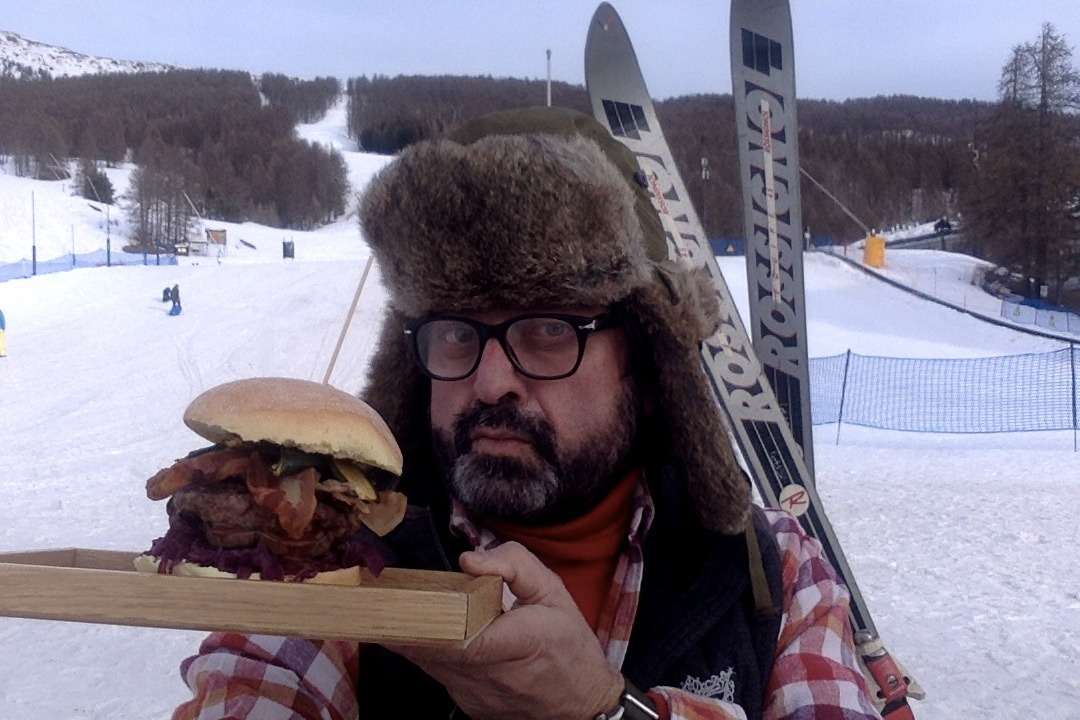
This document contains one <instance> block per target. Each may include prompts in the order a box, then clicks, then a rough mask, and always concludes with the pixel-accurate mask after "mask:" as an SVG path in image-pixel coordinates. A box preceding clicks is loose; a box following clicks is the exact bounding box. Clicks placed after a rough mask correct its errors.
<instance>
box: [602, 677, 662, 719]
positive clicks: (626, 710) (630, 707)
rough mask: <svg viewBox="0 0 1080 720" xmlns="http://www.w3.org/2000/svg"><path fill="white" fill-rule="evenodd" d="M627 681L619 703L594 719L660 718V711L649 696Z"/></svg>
mask: <svg viewBox="0 0 1080 720" xmlns="http://www.w3.org/2000/svg"><path fill="white" fill-rule="evenodd" d="M624 680H625V679H624ZM625 683H626V687H624V688H623V692H622V695H620V696H619V704H618V705H616V706H615V707H614V708H613V709H611V710H608V711H607V712H602V713H600V714H599V715H597V716H596V718H595V719H594V720H660V713H658V712H657V711H656V705H655V704H654V703H653V701H652V700H650V699H649V696H648V695H646V694H645V693H643V692H641V691H640V690H638V689H637V688H636V687H634V686H633V685H632V684H630V681H629V680H625Z"/></svg>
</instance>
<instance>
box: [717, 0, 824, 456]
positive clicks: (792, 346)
mask: <svg viewBox="0 0 1080 720" xmlns="http://www.w3.org/2000/svg"><path fill="white" fill-rule="evenodd" d="M731 78H732V87H733V92H732V95H733V97H734V98H735V124H736V128H737V135H738V143H739V176H740V179H741V181H742V189H743V192H742V195H743V228H744V237H745V238H746V242H747V245H746V273H747V286H748V287H749V288H750V330H751V335H752V337H753V339H754V350H755V351H757V355H758V357H759V358H760V359H761V362H762V364H763V365H764V366H765V376H766V377H767V378H768V379H769V384H770V385H771V386H772V389H773V392H774V393H775V394H776V399H777V401H778V402H779V403H780V409H781V410H782V411H783V413H784V415H785V416H786V417H787V419H788V424H789V425H790V426H791V432H792V435H794V437H795V442H797V443H798V444H799V447H801V448H802V451H803V458H804V459H805V461H806V467H807V468H808V469H809V470H810V472H811V473H813V471H814V430H813V424H812V420H811V417H810V377H809V367H810V366H809V359H808V358H807V351H806V300H805V298H806V295H805V291H804V285H803V234H802V202H801V199H800V194H799V132H798V125H797V113H796V107H795V56H794V52H793V51H792V35H791V10H790V7H789V6H788V0H732V2H731Z"/></svg>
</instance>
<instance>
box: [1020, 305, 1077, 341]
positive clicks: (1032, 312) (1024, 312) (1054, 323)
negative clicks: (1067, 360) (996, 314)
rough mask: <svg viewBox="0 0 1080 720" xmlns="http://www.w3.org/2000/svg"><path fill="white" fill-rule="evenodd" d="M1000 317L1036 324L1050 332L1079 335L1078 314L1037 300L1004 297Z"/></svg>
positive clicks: (1026, 323)
mask: <svg viewBox="0 0 1080 720" xmlns="http://www.w3.org/2000/svg"><path fill="white" fill-rule="evenodd" d="M1001 317H1003V318H1005V319H1006V320H1009V321H1011V322H1014V323H1022V324H1024V325H1038V326H1039V327H1041V328H1045V329H1046V330H1050V331H1051V332H1067V333H1071V334H1073V335H1080V315H1077V314H1076V313H1074V312H1071V311H1070V310H1068V309H1066V308H1063V307H1058V306H1057V305H1051V304H1049V303H1045V302H1042V301H1039V300H1026V299H1023V298H1020V297H1010V298H1005V299H1004V300H1002V301H1001Z"/></svg>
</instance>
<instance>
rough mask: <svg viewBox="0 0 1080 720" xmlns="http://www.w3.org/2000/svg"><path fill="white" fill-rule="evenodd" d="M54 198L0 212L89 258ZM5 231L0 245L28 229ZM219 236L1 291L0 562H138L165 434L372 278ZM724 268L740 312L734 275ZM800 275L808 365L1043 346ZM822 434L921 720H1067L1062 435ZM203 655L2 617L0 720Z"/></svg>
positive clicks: (348, 237) (307, 241) (295, 368)
mask: <svg viewBox="0 0 1080 720" xmlns="http://www.w3.org/2000/svg"><path fill="white" fill-rule="evenodd" d="M300 134H301V136H303V137H308V138H311V139H317V140H320V141H323V142H330V143H337V144H338V146H339V147H341V148H342V149H343V151H345V157H346V160H347V162H348V165H349V170H350V180H351V182H352V183H353V190H354V191H359V190H361V189H362V187H363V185H364V184H365V183H366V182H367V180H368V179H369V178H370V176H371V174H372V173H374V172H375V171H377V169H378V168H379V167H381V166H382V165H383V164H384V163H385V162H386V161H387V158H382V157H377V156H371V155H363V154H360V153H355V152H351V150H350V147H349V141H348V139H347V137H345V135H344V130H343V109H342V108H341V107H340V106H338V108H337V109H335V110H334V111H332V112H331V114H330V115H329V116H328V117H327V118H326V119H325V120H324V121H322V122H321V123H315V124H313V125H311V126H304V127H302V128H301V129H300ZM121 179H122V178H121V177H120V176H119V175H118V176H117V177H116V178H114V183H119V182H120V180H121ZM26 183H32V185H29V184H26ZM56 185H58V184H57V183H44V182H41V181H29V180H25V181H18V182H17V183H16V182H14V179H13V178H10V177H4V176H0V213H4V212H5V209H6V208H9V207H10V208H21V207H22V204H23V202H24V200H18V201H16V200H13V199H11V198H10V197H8V196H9V195H10V194H25V193H26V192H28V191H29V190H30V189H33V190H34V192H35V197H36V198H37V197H38V193H40V198H46V199H45V200H41V201H42V202H46V203H47V205H46V206H44V207H46V208H47V210H42V207H43V206H41V205H39V206H38V220H39V222H42V223H45V222H48V223H52V224H55V226H56V227H57V228H59V230H57V231H56V232H58V233H60V234H61V235H62V237H61V238H60V239H59V240H56V241H55V242H56V243H57V245H56V247H57V248H58V250H59V253H63V252H67V251H68V250H67V247H65V246H64V245H63V241H64V239H65V238H66V239H67V242H69V243H70V226H71V225H75V226H76V235H77V238H80V237H85V239H86V243H87V246H88V247H89V246H90V245H92V244H93V242H95V240H94V238H97V241H98V242H99V243H100V244H99V245H98V247H103V246H104V231H103V228H102V227H100V226H98V225H95V218H96V216H97V213H94V212H93V211H92V210H89V209H86V210H85V213H84V210H83V208H85V207H86V203H85V201H83V200H81V199H78V198H68V200H70V202H68V200H64V197H65V196H64V195H63V193H62V192H60V191H58V190H57V191H55V192H53V191H54V190H55V187H54V186H56ZM46 188H49V189H48V190H46ZM117 189H118V190H121V188H119V187H118V188H117ZM40 198H39V199H40ZM350 207H351V208H353V207H354V204H353V205H352V206H350ZM11 212H13V213H17V214H15V215H13V216H11V217H13V220H12V222H9V223H5V224H4V225H0V231H5V230H6V228H7V226H8V225H11V224H13V223H16V222H22V221H23V220H24V218H23V217H22V215H21V214H18V213H21V212H22V211H21V210H12V211H11ZM43 212H45V213H46V215H47V217H43V215H42V213H43ZM5 217H7V216H6V215H5ZM210 225H211V226H214V227H217V226H223V224H215V223H211V224H210ZM227 227H228V229H229V236H230V238H233V237H235V238H236V240H237V241H238V240H239V239H240V238H243V239H244V240H246V241H248V242H250V243H251V244H253V245H255V246H256V248H255V249H252V248H250V247H247V246H246V245H243V244H241V243H239V242H235V244H230V246H229V249H228V254H227V255H226V256H224V257H222V258H220V262H218V259H217V258H212V259H209V260H207V259H202V260H199V261H198V262H197V264H196V263H194V262H189V263H185V264H183V265H180V266H172V267H164V266H163V267H154V266H150V267H141V266H139V267H128V268H118V267H114V268H93V269H82V270H75V271H71V272H64V273H56V274H53V275H49V276H43V277H37V278H32V279H25V280H13V281H10V282H5V283H0V309H2V310H3V311H4V313H5V315H6V318H7V327H8V350H9V356H8V357H6V358H0V438H2V441H0V552H4V551H14V550H23V549H30V548H60V547H67V546H79V547H91V548H105V549H118V550H140V549H145V548H147V547H148V546H149V544H150V542H151V541H152V540H153V539H154V538H155V537H157V536H159V535H160V534H161V533H163V532H164V529H165V527H166V524H167V523H166V514H165V507H164V503H160V502H151V501H150V500H147V499H146V496H145V491H144V484H145V480H146V478H148V477H149V476H150V475H152V474H153V473H154V472H156V471H157V470H158V469H159V468H161V467H163V466H165V465H167V464H169V463H170V462H171V461H172V460H173V459H174V458H176V457H179V456H182V455H184V454H185V453H187V452H188V451H189V450H191V449H193V448H195V447H199V446H201V445H202V444H203V441H202V440H201V439H200V438H198V437H197V436H196V435H194V434H193V433H192V432H190V431H189V430H188V429H187V428H186V427H185V426H184V425H183V423H182V421H181V415H182V413H183V410H184V408H185V406H186V405H187V403H188V402H189V401H190V400H191V399H192V397H194V395H196V394H197V393H199V392H201V391H202V390H205V389H207V388H209V387H212V386H213V385H216V384H218V383H222V382H225V381H228V380H233V379H237V378H242V377H249V376H264V375H281V376H289V377H299V378H308V379H321V377H322V374H323V372H324V371H325V369H326V366H327V363H328V361H329V358H330V355H331V353H332V351H333V346H334V342H335V341H336V338H337V333H338V331H339V329H340V325H341V322H342V320H343V318H344V316H345V313H346V311H347V309H348V306H349V303H350V301H351V299H352V294H353V291H354V289H355V286H356V282H357V281H358V279H359V277H360V274H361V271H362V269H363V263H364V261H365V260H366V258H367V252H368V251H367V249H366V247H365V245H364V243H363V241H362V239H361V238H360V235H359V231H358V229H357V226H356V219H355V216H354V215H352V214H350V216H348V217H343V218H342V219H341V220H340V221H339V222H338V223H336V224H334V225H331V226H328V227H326V228H322V229H320V230H317V231H313V232H310V233H294V232H291V231H282V230H275V229H272V228H265V227H261V226H256V225H253V224H244V225H236V226H233V225H229V226H227ZM65 228H67V230H66V234H64V233H65V230H64V229H65ZM41 232H42V230H41V227H40V226H39V243H40V242H44V241H43V240H42V239H41V234H40V233H41ZM115 237H116V235H115V229H114V240H115ZM290 238H291V239H294V240H295V242H296V254H297V258H296V260H295V261H283V260H282V259H281V247H280V242H281V240H282V239H290ZM23 242H24V235H21V234H4V235H0V258H5V257H7V258H10V257H19V256H21V254H22V251H21V250H18V249H16V248H14V247H12V244H15V245H18V246H20V247H22V246H23ZM50 242H52V241H50ZM80 242H81V240H80ZM59 253H58V254H59ZM721 267H722V269H723V271H724V273H725V275H726V277H727V278H728V281H729V282H730V284H731V286H732V291H733V293H734V294H735V295H736V297H738V298H739V299H740V300H741V301H742V304H743V307H742V310H743V312H744V314H745V310H746V308H745V297H746V284H745V265H744V261H743V259H742V258H725V259H722V261H721ZM806 268H807V272H806V275H807V291H808V298H807V307H808V312H809V342H810V350H811V354H812V355H815V356H818V355H827V354H832V353H836V352H841V351H843V350H845V349H848V348H851V349H853V350H856V351H858V352H861V353H867V354H881V355H898V356H922V357H975V356H985V355H996V354H1004V353H1021V352H1036V351H1043V350H1049V349H1056V348H1057V347H1058V346H1059V345H1058V344H1056V343H1053V342H1051V341H1047V340H1041V339H1038V338H1033V337H1031V336H1028V335H1024V334H1021V333H1017V332H1013V331H1011V330H1008V329H1006V328H998V327H990V326H987V325H986V324H984V323H981V322H979V321H977V320H975V319H973V318H970V317H968V316H964V315H961V314H959V313H956V312H954V311H951V310H947V309H945V308H942V307H940V306H937V305H933V304H931V303H927V302H924V301H920V300H918V299H916V298H913V297H911V296H908V295H906V294H904V293H902V292H900V291H897V290H895V289H892V288H889V287H886V286H884V285H883V284H882V283H880V282H879V281H876V280H873V279H872V278H869V277H867V276H866V275H864V274H863V273H860V272H858V271H857V270H854V269H852V268H850V267H848V266H846V265H844V264H843V263H842V262H841V261H839V260H837V259H836V258H831V257H828V256H826V255H823V254H817V253H815V254H810V255H808V256H807V258H806ZM174 283H179V285H180V286H181V288H182V292H183V298H184V312H183V314H182V315H180V316H178V317H169V316H167V315H166V309H167V306H166V305H163V304H162V303H161V302H160V298H161V289H162V288H163V287H165V286H171V285H172V284H174ZM384 304H385V291H384V290H383V288H382V285H381V283H380V280H379V278H378V275H377V273H375V274H373V277H372V278H369V281H368V285H367V286H366V288H365V290H364V293H363V296H362V297H361V300H360V306H359V310H358V313H357V316H356V317H355V318H354V319H353V322H352V325H351V326H350V331H349V336H348V338H347V340H346V342H345V345H344V347H343V348H342V351H341V355H340V358H339V360H338V364H337V367H336V369H335V372H334V375H333V378H332V382H333V384H335V385H336V386H338V387H340V388H342V389H344V390H346V391H349V392H354V391H357V390H358V389H359V388H360V387H361V386H362V381H363V373H364V370H365V367H366V364H367V362H368V358H369V357H370V355H371V353H372V350H373V343H374V333H375V331H376V327H377V323H378V321H379V319H380V317H381V315H382V310H383V307H384ZM835 434H836V428H835V426H823V427H819V428H817V430H816V436H815V441H816V445H815V454H816V461H817V465H818V486H819V492H820V494H821V495H822V499H823V502H824V503H825V504H826V507H827V509H828V511H829V513H830V516H831V518H832V522H833V524H834V526H835V528H836V530H837V533H838V535H839V536H840V539H841V541H842V542H843V545H844V548H845V551H846V553H847V556H848V559H849V562H850V563H851V565H852V568H853V570H854V571H855V574H856V575H857V577H858V578H859V582H860V584H861V586H862V591H863V594H864V595H865V596H866V598H867V600H868V602H869V603H870V605H871V609H872V610H873V612H874V614H875V619H876V621H877V624H878V627H879V630H880V631H881V633H882V635H883V637H884V638H885V639H886V641H887V642H888V644H889V646H890V647H891V649H892V650H893V652H894V654H895V655H896V656H897V657H898V658H899V659H900V660H902V661H903V662H904V663H905V664H906V665H907V666H908V667H909V669H910V670H911V671H912V672H914V673H915V674H916V675H917V677H918V678H919V679H920V681H921V682H922V684H923V685H924V686H925V687H926V689H927V691H928V692H929V693H930V698H929V700H928V701H927V702H926V703H923V704H921V705H919V706H917V708H916V709H917V711H918V717H919V718H920V720H948V719H952V718H960V717H973V716H974V717H987V718H1032V717H1034V718H1055V719H1056V718H1080V680H1078V679H1077V675H1076V672H1075V670H1076V667H1077V666H1078V665H1080V582H1077V574H1076V571H1075V569H1074V566H1075V561H1074V558H1073V555H1074V550H1073V548H1075V547H1076V545H1077V544H1078V543H1080V531H1078V530H1077V524H1076V522H1075V520H1074V519H1073V518H1072V515H1071V513H1070V512H1068V508H1071V507H1073V506H1075V505H1077V504H1080V472H1078V471H1077V470H1076V468H1077V466H1078V458H1080V455H1076V454H1074V453H1073V452H1072V437H1071V435H1070V434H1067V433H1047V434H1040V435H986V436H942V435H928V434H906V433H890V432H880V431H870V430H866V429H860V428H853V427H847V426H845V427H844V428H843V429H842V438H841V442H840V444H839V445H834V439H835ZM201 637H202V633H199V632H186V631H171V630H155V629H142V628H124V627H115V626H104V625H102V626H98V625H82V624H70V623H57V622H46V621H33V620H18V619H10V618H0V648H3V650H4V651H3V652H0V718H3V719H4V720H8V719H10V720H54V719H57V718H59V719H62V720H65V719H75V718H95V719H98V718H100V719H102V720H104V719H105V718H109V719H118V720H135V718H154V719H164V718H168V717H169V715H170V712H171V710H172V708H173V707H175V706H176V705H177V704H178V703H180V702H182V701H183V700H184V699H185V698H186V697H187V696H188V691H187V689H186V688H185V687H184V685H183V684H182V682H181V680H180V677H179V673H178V670H177V667H178V665H179V662H180V661H181V659H183V658H184V657H185V656H187V655H189V654H191V653H193V652H194V651H195V649H196V648H197V647H198V643H199V640H200V638H201Z"/></svg>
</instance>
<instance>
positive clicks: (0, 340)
mask: <svg viewBox="0 0 1080 720" xmlns="http://www.w3.org/2000/svg"><path fill="white" fill-rule="evenodd" d="M0 357H7V340H6V339H5V338H4V331H3V330H0Z"/></svg>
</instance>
